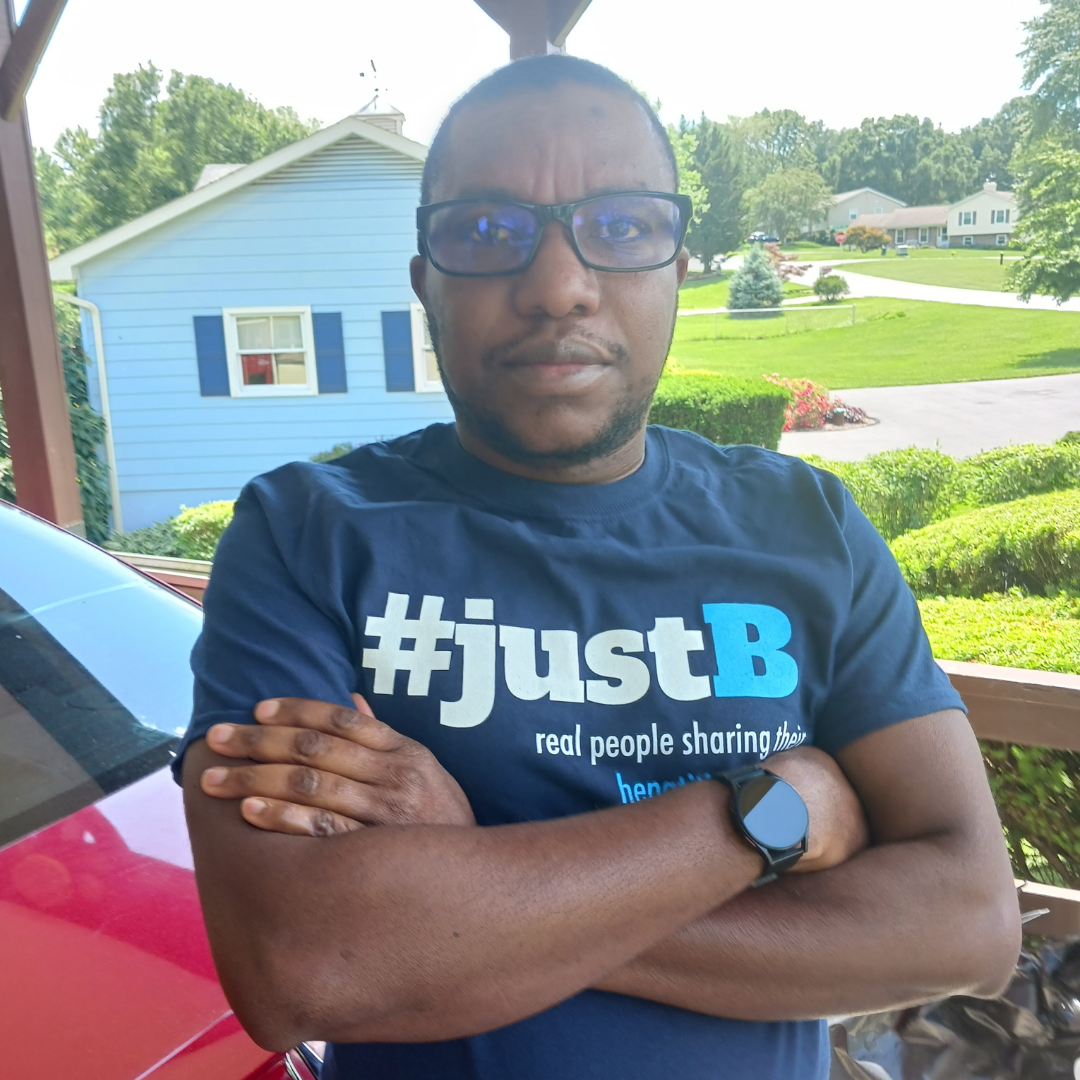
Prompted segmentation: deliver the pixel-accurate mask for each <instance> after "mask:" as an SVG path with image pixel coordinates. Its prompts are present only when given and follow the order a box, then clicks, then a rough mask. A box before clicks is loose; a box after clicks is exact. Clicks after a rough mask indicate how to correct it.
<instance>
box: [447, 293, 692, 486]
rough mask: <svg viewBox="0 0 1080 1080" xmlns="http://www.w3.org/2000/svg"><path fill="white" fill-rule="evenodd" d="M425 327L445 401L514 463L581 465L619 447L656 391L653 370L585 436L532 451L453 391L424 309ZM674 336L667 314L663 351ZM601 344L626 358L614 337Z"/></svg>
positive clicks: (637, 427)
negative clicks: (641, 388) (643, 388)
mask: <svg viewBox="0 0 1080 1080" xmlns="http://www.w3.org/2000/svg"><path fill="white" fill-rule="evenodd" d="M428 327H429V329H430V332H431V347H432V350H433V351H434V353H435V361H436V363H437V364H438V366H439V374H440V376H442V384H443V389H444V390H445V391H446V396H447V398H449V400H450V405H451V407H452V408H453V410H454V416H455V417H456V418H457V420H458V422H459V423H463V424H465V426H466V427H467V428H469V429H470V430H471V431H472V432H473V434H475V435H476V436H477V438H479V439H480V440H481V441H482V442H483V443H484V444H486V445H487V446H489V447H490V448H491V449H492V450H494V451H496V452H497V453H498V454H501V455H502V456H503V457H505V458H507V459H508V460H510V461H514V462H517V463H518V464H519V465H532V466H541V467H542V466H545V465H552V466H558V465H585V464H588V463H589V462H591V461H596V460H598V459H601V458H605V457H608V456H610V455H611V454H613V453H615V452H616V451H617V450H620V449H622V447H624V446H625V445H626V444H627V443H628V442H630V440H631V439H633V438H634V437H635V436H636V435H637V434H638V433H639V432H640V431H641V429H642V428H643V427H644V426H645V423H646V420H647V417H648V414H649V407H650V406H651V405H652V399H653V395H654V394H655V393H656V384H657V383H658V382H659V381H660V372H657V375H656V378H655V379H654V380H652V382H651V383H650V385H649V387H648V392H647V393H645V394H644V395H635V394H633V393H631V392H627V393H625V394H623V395H622V396H621V397H620V398H619V399H618V400H617V401H616V402H615V406H614V408H613V409H612V411H611V413H610V415H609V416H608V418H607V421H606V422H605V423H604V425H603V426H602V427H601V428H600V430H599V431H597V432H596V433H595V434H594V435H592V436H591V437H590V438H588V439H586V440H584V441H583V442H580V443H578V444H577V445H575V446H565V447H560V448H559V449H556V450H534V449H532V448H531V447H529V446H527V445H526V444H525V443H524V442H523V441H522V439H521V438H520V436H518V434H517V433H516V432H515V431H514V430H513V429H512V428H510V427H509V425H508V424H507V423H506V422H505V421H504V420H503V419H502V417H501V416H499V415H498V414H497V413H495V412H493V411H492V410H491V409H488V408H486V407H485V406H484V404H483V403H482V402H477V401H469V400H468V399H466V398H464V397H462V396H461V395H460V394H458V393H457V391H456V390H454V387H453V384H452V382H451V381H450V379H449V378H448V377H447V373H446V367H445V365H444V363H443V354H442V349H441V342H440V335H439V327H438V322H437V320H436V319H435V318H434V316H433V315H432V314H431V313H430V312H429V313H428ZM674 336H675V320H674V318H672V325H671V334H670V335H669V339H668V349H669V350H670V348H671V340H672V339H673V338H674ZM517 344H518V343H517V342H511V343H510V344H509V345H508V346H496V347H494V348H492V349H490V350H488V352H487V353H485V356H484V359H485V361H487V360H489V359H490V360H495V359H497V357H498V356H499V355H500V354H502V353H505V352H507V351H509V349H511V348H513V347H514V346H516V345H517ZM604 345H605V348H606V349H607V351H608V352H609V353H610V354H611V355H612V356H614V357H615V358H616V359H618V360H621V361H623V362H624V363H625V362H627V361H628V360H629V353H628V352H627V350H626V349H625V348H624V347H623V346H622V345H619V344H617V343H615V342H604ZM666 355H667V353H666V352H665V356H666Z"/></svg>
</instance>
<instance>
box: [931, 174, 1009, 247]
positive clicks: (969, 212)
mask: <svg viewBox="0 0 1080 1080" xmlns="http://www.w3.org/2000/svg"><path fill="white" fill-rule="evenodd" d="M1016 218H1017V213H1016V196H1015V195H1014V194H1013V193H1012V192H1011V191H998V189H997V184H995V183H994V182H993V181H989V182H987V183H985V184H983V186H982V191H977V192H976V193H975V194H974V195H969V196H968V197H967V198H966V199H961V200H960V201H959V202H957V203H953V204H952V206H950V207H949V218H948V223H949V245H950V247H977V248H995V247H997V248H1003V247H1005V246H1006V245H1007V244H1008V243H1009V240H1010V239H1011V238H1012V234H1013V231H1014V230H1015V228H1016Z"/></svg>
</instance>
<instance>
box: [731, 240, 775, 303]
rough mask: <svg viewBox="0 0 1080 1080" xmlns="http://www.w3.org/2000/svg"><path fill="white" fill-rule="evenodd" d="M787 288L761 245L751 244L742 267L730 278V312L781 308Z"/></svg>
mask: <svg viewBox="0 0 1080 1080" xmlns="http://www.w3.org/2000/svg"><path fill="white" fill-rule="evenodd" d="M783 298H784V285H783V283H782V282H781V280H780V278H779V277H778V276H777V274H776V271H775V270H773V268H772V263H771V262H770V260H769V256H768V254H767V253H766V251H765V250H764V248H763V247H762V245H761V244H751V245H750V250H749V252H748V253H747V254H746V255H745V256H744V258H743V264H742V266H741V267H740V268H739V269H738V270H736V271H735V273H734V274H733V275H732V277H731V284H730V286H729V288H728V308H729V309H731V310H732V311H736V310H741V311H746V310H751V309H754V308H774V307H779V306H780V301H781V300H783Z"/></svg>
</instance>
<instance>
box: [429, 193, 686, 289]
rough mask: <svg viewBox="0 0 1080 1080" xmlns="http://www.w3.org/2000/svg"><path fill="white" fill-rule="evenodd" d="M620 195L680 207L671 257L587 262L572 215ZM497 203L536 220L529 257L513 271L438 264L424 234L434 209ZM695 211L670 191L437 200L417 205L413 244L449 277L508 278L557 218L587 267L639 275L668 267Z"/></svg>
mask: <svg viewBox="0 0 1080 1080" xmlns="http://www.w3.org/2000/svg"><path fill="white" fill-rule="evenodd" d="M620 195H635V196H650V197H652V198H656V199H665V200H667V201H668V202H670V203H674V204H675V205H676V206H677V207H678V208H679V222H680V227H679V238H678V240H677V241H676V242H675V252H674V254H673V255H672V256H671V258H670V259H665V260H664V261H663V262H659V263H651V264H650V265H648V266H599V265H598V264H597V263H593V262H589V260H588V259H586V258H585V256H584V255H583V254H582V251H581V247H580V245H579V244H578V241H577V237H576V236H575V235H574V214H575V212H576V211H577V210H578V209H579V208H580V207H582V206H586V205H588V204H589V203H594V202H602V201H603V200H604V199H611V198H615V197H618V196H620ZM485 202H490V203H497V204H498V205H500V206H517V207H520V208H521V209H523V210H528V211H530V212H531V213H532V214H533V215H534V216H535V217H536V220H537V222H538V226H539V227H538V228H537V230H536V238H535V239H534V240H533V246H532V250H531V251H530V252H529V257H528V258H527V259H526V260H525V262H523V263H522V264H521V266H517V267H515V268H514V269H513V270H492V271H483V272H480V273H476V272H473V271H468V270H447V269H446V268H445V267H443V266H440V265H439V264H438V263H437V262H436V261H435V258H434V256H433V255H432V254H431V249H430V248H429V247H428V243H427V237H426V235H425V233H426V231H427V224H428V220H429V219H430V218H431V216H432V215H433V214H434V213H435V211H436V210H442V209H444V208H445V207H447V206H464V205H467V204H469V203H485ZM693 211H694V204H693V202H692V200H691V199H690V196H689V195H679V194H676V193H675V192H672V191H609V192H607V193H605V194H603V195H590V196H589V197H588V198H585V199H575V200H574V202H566V203H547V204H544V203H526V202H516V201H515V200H513V199H483V198H476V199H447V200H446V201H445V202H437V203H425V204H424V205H423V206H418V207H417V208H416V247H417V250H418V251H419V253H420V254H421V255H422V256H423V257H424V258H425V259H427V261H428V262H429V263H431V265H432V266H434V267H435V269H436V270H438V271H439V273H440V274H446V275H447V276H448V277H507V276H509V275H510V274H523V273H524V272H525V271H526V270H528V269H529V267H530V266H532V264H533V260H534V259H535V258H536V253H537V251H538V250H539V249H540V241H541V240H542V239H543V237H544V229H545V228H546V227H547V224H548V222H549V221H557V222H559V224H561V225H563V226H565V228H566V231H567V233H568V234H569V236H570V246H571V247H572V248H573V249H574V254H575V255H577V257H578V259H580V260H581V262H582V264H583V265H584V266H587V267H588V268H589V269H590V270H602V271H604V272H606V273H610V274H640V273H644V272H645V271H646V270H659V269H661V268H662V267H665V266H670V265H671V264H672V263H673V262H674V261H675V260H676V259H677V258H678V257H679V252H680V251H681V250H682V246H683V241H684V240H685V239H686V230H687V229H689V228H690V218H691V215H692V214H693Z"/></svg>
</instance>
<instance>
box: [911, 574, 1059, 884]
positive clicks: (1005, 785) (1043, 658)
mask: <svg viewBox="0 0 1080 1080" xmlns="http://www.w3.org/2000/svg"><path fill="white" fill-rule="evenodd" d="M919 609H920V611H921V612H922V618H923V625H924V626H925V627H926V633H927V636H928V637H929V638H930V643H931V645H932V646H933V649H934V655H935V656H938V657H941V658H942V659H945V660H971V661H974V662H976V663H981V664H1000V665H1004V666H1006V667H1024V668H1034V669H1036V670H1040V671H1065V672H1072V673H1074V674H1080V598H1077V597H1075V596H1068V595H1059V596H1055V597H1041V596H1023V595H1018V594H1017V593H1015V592H1014V593H1010V594H1008V595H1004V596H986V597H984V598H983V599H981V600H969V599H964V598H962V597H936V598H932V599H926V600H921V601H919ZM982 751H983V760H984V762H985V764H986V773H987V777H988V778H989V781H990V790H991V791H992V792H993V794H994V801H995V802H996V803H997V807H998V812H999V814H1000V815H1001V822H1002V826H1003V828H1004V831H1005V841H1006V843H1007V844H1008V847H1009V853H1010V855H1011V856H1012V862H1013V868H1014V870H1015V872H1016V874H1017V876H1018V877H1022V878H1028V879H1034V880H1036V881H1045V882H1047V883H1048V884H1050V885H1060V886H1064V887H1066V888H1071V889H1075V888H1080V798H1078V795H1080V791H1078V789H1080V754H1075V753H1069V752H1068V751H1065V750H1049V749H1046V748H1045V747H1035V746H1012V745H1004V744H1002V743H996V742H984V743H983V744H982Z"/></svg>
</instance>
